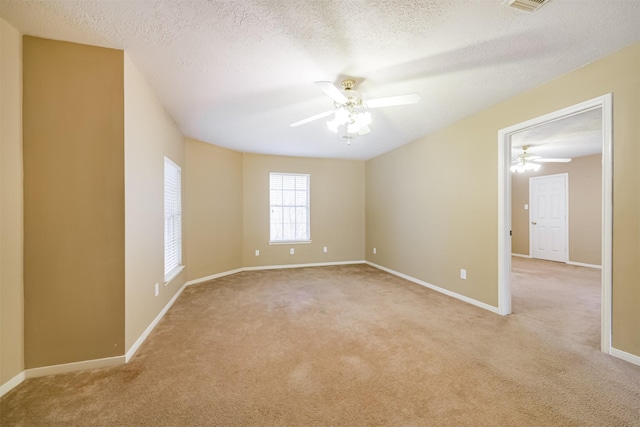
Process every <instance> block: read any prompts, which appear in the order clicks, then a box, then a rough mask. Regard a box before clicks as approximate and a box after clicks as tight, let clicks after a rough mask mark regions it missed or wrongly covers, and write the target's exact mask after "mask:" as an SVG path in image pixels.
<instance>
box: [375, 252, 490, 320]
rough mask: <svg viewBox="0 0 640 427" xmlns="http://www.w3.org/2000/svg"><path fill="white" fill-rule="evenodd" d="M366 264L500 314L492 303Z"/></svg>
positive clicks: (379, 266) (385, 268)
mask: <svg viewBox="0 0 640 427" xmlns="http://www.w3.org/2000/svg"><path fill="white" fill-rule="evenodd" d="M367 264H369V265H370V266H372V267H375V268H378V269H380V270H382V271H386V272H387V273H391V274H393V275H394V276H398V277H402V278H403V279H406V280H409V281H410V282H413V283H417V284H418V285H421V286H424V287H427V288H429V289H433V290H434V291H436V292H440V293H441V294H445V295H447V296H450V297H453V298H456V299H459V300H460V301H464V302H466V303H469V304H472V305H475V306H476V307H480V308H483V309H485V310H488V311H491V312H492V313H496V314H500V311H499V310H498V307H494V306H492V305H489V304H485V303H483V302H480V301H477V300H474V299H473V298H469V297H466V296H464V295H460V294H458V293H456V292H452V291H450V290H448V289H444V288H441V287H439V286H436V285H432V284H431V283H427V282H425V281H422V280H420V279H416V278H415V277H411V276H407V275H406V274H403V273H400V272H397V271H395V270H391V269H390V268H387V267H383V266H381V265H378V264H374V263H372V262H369V261H367Z"/></svg>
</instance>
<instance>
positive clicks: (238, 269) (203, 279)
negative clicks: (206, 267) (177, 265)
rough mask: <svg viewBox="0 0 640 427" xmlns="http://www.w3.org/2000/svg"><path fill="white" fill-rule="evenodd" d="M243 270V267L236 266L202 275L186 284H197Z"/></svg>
mask: <svg viewBox="0 0 640 427" xmlns="http://www.w3.org/2000/svg"><path fill="white" fill-rule="evenodd" d="M243 271H244V269H243V268H236V269H235V270H229V271H224V272H222V273H217V274H212V275H211V276H206V277H201V278H199V279H193V280H189V281H188V282H187V283H185V284H184V285H185V286H191V285H197V284H198V283H202V282H208V281H209V280H214V279H217V278H219V277H224V276H229V275H231V274H236V273H241V272H243Z"/></svg>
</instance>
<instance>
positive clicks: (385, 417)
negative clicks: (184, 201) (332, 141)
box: [0, 258, 640, 426]
mask: <svg viewBox="0 0 640 427" xmlns="http://www.w3.org/2000/svg"><path fill="white" fill-rule="evenodd" d="M513 261H514V262H513V266H514V273H513V277H514V282H515V283H514V289H513V294H514V296H513V309H514V314H513V315H511V316H508V317H501V316H498V315H496V314H493V313H490V312H487V311H485V310H482V309H480V308H476V307H474V306H471V305H469V304H466V303H463V302H460V301H458V300H455V299H452V298H450V297H447V296H444V295H441V294H439V293H437V292H434V291H431V290H429V289H426V288H424V287H421V286H418V285H416V284H413V283H410V282H407V281H404V280H402V279H399V278H396V277H394V276H391V275H389V274H386V273H384V272H381V271H379V270H377V269H375V268H372V267H369V266H366V265H356V266H336V267H317V268H303V269H291V270H270V271H260V272H244V273H239V274H236V275H233V276H228V277H225V278H221V279H217V280H214V281H212V282H209V283H206V284H201V285H196V286H191V287H189V288H187V289H186V290H185V291H184V293H183V294H182V296H181V297H180V298H179V299H178V301H177V302H176V303H175V305H174V306H173V308H172V309H171V310H170V311H169V312H168V313H167V315H166V316H165V318H164V319H163V320H162V322H161V323H160V324H159V325H158V327H157V328H156V329H155V331H154V332H153V333H152V334H151V336H150V337H149V339H148V340H147V341H146V342H145V343H144V345H143V346H142V347H141V348H140V350H139V351H138V353H137V354H136V356H135V357H134V358H133V360H132V361H131V362H130V363H129V364H127V365H126V366H121V367H116V368H109V369H100V370H94V371H85V372H79V373H75V374H70V375H60V376H55V377H47V378H37V379H32V380H27V381H25V382H24V383H23V384H22V385H20V386H18V387H17V388H16V389H14V390H13V391H12V392H10V393H9V394H7V395H6V396H4V397H3V398H2V400H1V401H0V410H1V416H0V421H1V424H2V425H34V426H40V425H114V426H116V425H117V426H126V425H149V426H151V425H153V426H158V425H160V426H181V425H222V426H252V425H260V426H369V425H381V426H425V425H445V426H446V425H465V426H494V425H495V426H516V425H517V426H550V425H561V426H590V425H592V426H631V425H640V412H639V411H640V367H638V366H635V365H632V364H629V363H626V362H624V361H621V360H618V359H615V358H613V357H610V356H605V355H604V354H601V353H600V352H599V351H598V346H599V333H600V331H599V322H600V320H599V310H600V309H599V294H600V287H599V271H598V270H592V269H588V268H582V267H572V266H565V265H560V264H556V263H550V262H542V261H532V260H525V259H517V258H516V259H514V260H513ZM536 270H539V272H537V271H536Z"/></svg>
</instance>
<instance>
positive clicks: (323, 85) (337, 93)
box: [314, 82, 347, 104]
mask: <svg viewBox="0 0 640 427" xmlns="http://www.w3.org/2000/svg"><path fill="white" fill-rule="evenodd" d="M314 84H315V85H316V86H318V87H319V88H320V90H321V91H323V92H324V93H326V94H327V96H328V97H329V98H331V99H333V100H334V101H335V102H337V103H338V104H345V103H346V102H347V97H346V96H344V93H342V91H341V90H340V89H338V88H337V87H336V86H335V85H334V84H333V83H331V82H315V83H314Z"/></svg>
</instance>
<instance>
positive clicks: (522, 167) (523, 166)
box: [511, 159, 542, 173]
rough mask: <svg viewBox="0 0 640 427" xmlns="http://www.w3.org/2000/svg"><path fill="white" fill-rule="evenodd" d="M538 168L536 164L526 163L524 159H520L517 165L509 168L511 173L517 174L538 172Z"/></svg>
mask: <svg viewBox="0 0 640 427" xmlns="http://www.w3.org/2000/svg"><path fill="white" fill-rule="evenodd" d="M540 166H542V165H539V164H538V163H531V162H528V161H527V160H525V159H521V160H520V161H519V162H518V163H516V164H515V165H513V166H511V172H518V173H524V172H526V171H534V172H536V171H538V169H540Z"/></svg>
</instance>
